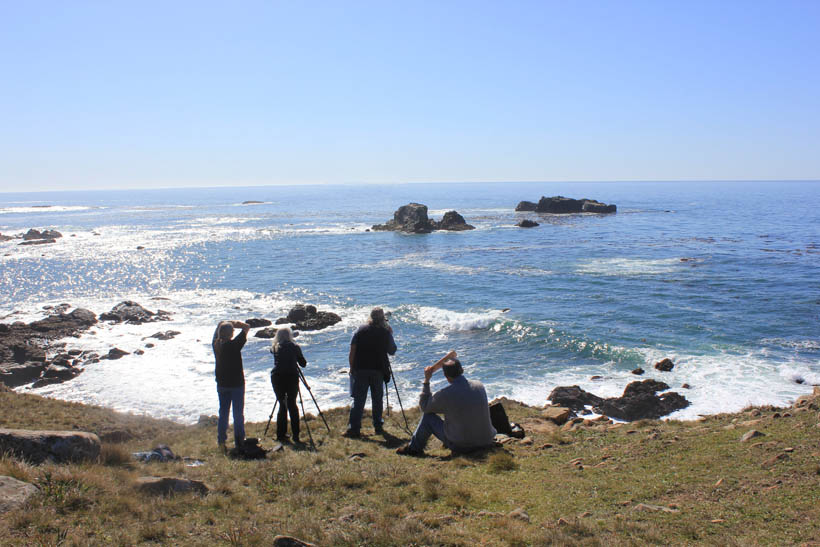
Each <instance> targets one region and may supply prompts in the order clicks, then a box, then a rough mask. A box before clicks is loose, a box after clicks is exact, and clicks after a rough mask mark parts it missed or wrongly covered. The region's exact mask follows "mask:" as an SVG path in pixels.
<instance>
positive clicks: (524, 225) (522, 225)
mask: <svg viewBox="0 0 820 547" xmlns="http://www.w3.org/2000/svg"><path fill="white" fill-rule="evenodd" d="M516 226H518V227H519V228H535V227H536V226H540V224H538V223H537V222H535V221H534V220H530V219H528V218H525V219H524V220H522V221H521V222H519V223H518V224H516Z"/></svg>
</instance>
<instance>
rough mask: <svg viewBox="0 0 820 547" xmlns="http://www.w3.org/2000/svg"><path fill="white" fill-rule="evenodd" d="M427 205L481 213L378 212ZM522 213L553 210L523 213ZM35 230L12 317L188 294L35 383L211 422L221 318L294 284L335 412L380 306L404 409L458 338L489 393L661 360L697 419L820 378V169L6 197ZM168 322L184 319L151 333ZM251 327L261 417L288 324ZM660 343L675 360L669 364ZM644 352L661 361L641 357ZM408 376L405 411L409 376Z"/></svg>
mask: <svg viewBox="0 0 820 547" xmlns="http://www.w3.org/2000/svg"><path fill="white" fill-rule="evenodd" d="M542 195H546V196H553V195H564V196H568V197H573V198H591V199H597V200H599V201H603V202H606V203H615V204H617V206H618V212H617V213H616V214H611V215H594V214H576V215H538V214H535V213H516V212H515V211H514V208H515V205H516V204H517V203H518V202H519V201H521V200H530V201H537V200H538V198H539V197H540V196H542ZM245 201H259V202H261V203H252V204H243V202H245ZM413 201H414V202H419V203H423V204H426V205H427V206H428V207H429V213H430V216H431V217H433V218H436V219H438V218H440V217H441V216H442V215H443V214H444V212H446V211H448V210H451V209H455V210H457V211H458V212H459V213H461V214H462V215H463V216H464V217H465V218H466V220H467V222H469V223H470V224H472V225H474V226H475V227H476V229H475V230H472V231H466V232H434V233H431V234H423V235H410V234H402V233H392V232H372V231H370V230H369V228H370V227H371V226H372V225H373V224H376V223H382V222H384V221H386V220H388V219H389V218H391V217H392V215H393V212H394V211H395V210H396V209H397V208H398V207H399V206H401V205H404V204H406V203H409V202H413ZM523 218H530V219H533V220H536V221H537V222H539V223H540V226H538V227H536V228H532V229H522V228H518V227H516V226H515V224H516V223H517V222H518V221H519V220H521V219H523ZM32 227H33V228H37V229H41V230H42V229H45V228H49V229H56V230H58V231H60V232H61V233H62V234H63V237H62V238H61V239H58V240H57V242H56V243H54V244H50V245H39V246H19V245H18V243H19V240H12V241H8V242H3V243H0V294H2V295H3V298H2V302H0V321H2V322H6V323H10V322H13V321H31V320H34V319H39V318H42V317H44V316H45V315H47V314H48V312H47V310H46V309H45V308H46V307H47V306H55V305H57V304H61V303H69V304H71V305H72V306H76V307H84V308H88V309H90V310H92V311H94V312H95V313H97V314H100V313H102V312H105V311H108V310H110V309H111V308H112V307H113V306H114V305H115V304H117V303H119V302H120V301H122V300H126V299H128V300H135V301H137V302H139V303H141V304H142V305H143V306H145V307H146V308H148V309H150V310H152V311H156V310H157V309H163V310H166V311H169V312H171V314H172V321H169V322H162V323H148V324H143V325H125V324H118V325H111V324H107V323H104V322H101V323H99V324H98V325H96V326H95V327H94V328H92V329H91V330H90V331H89V332H87V333H85V334H83V335H82V336H81V337H80V338H69V339H67V340H66V341H65V342H66V344H67V348H68V349H71V348H78V349H88V350H93V351H97V352H99V353H100V354H103V353H107V352H108V350H109V349H110V348H112V347H118V348H120V349H123V350H125V351H128V352H130V355H127V356H125V357H123V358H121V359H119V360H113V361H101V362H99V363H96V364H92V365H89V366H88V367H87V368H86V370H85V372H84V373H83V374H81V375H80V376H78V377H77V378H76V379H74V380H72V381H70V382H67V383H65V384H60V385H52V386H48V387H44V388H42V389H37V390H33V391H34V392H35V393H38V394H41V395H45V396H49V397H56V398H60V399H66V400H71V401H82V402H88V403H94V404H99V405H104V406H107V407H111V408H114V409H117V410H123V411H133V412H138V413H146V414H149V415H152V416H157V417H167V418H172V419H174V420H178V421H181V422H193V421H195V420H196V419H197V418H198V416H199V415H200V414H214V413H215V412H216V407H217V398H216V389H215V383H214V377H213V367H214V365H213V356H212V351H211V348H210V341H211V337H212V334H213V331H214V328H215V326H216V324H217V322H218V321H220V320H222V319H240V320H245V319H248V318H252V317H260V318H267V319H270V320H275V319H277V318H278V317H281V316H284V315H286V314H287V311H288V310H289V309H290V307H292V306H293V305H295V304H298V303H304V304H313V305H315V306H317V307H318V308H319V309H320V310H327V311H332V312H335V313H337V314H339V315H340V316H341V317H342V321H341V322H340V323H338V324H337V325H334V326H332V327H330V328H327V329H324V330H320V331H315V332H302V333H301V334H300V335H299V337H298V338H297V342H298V343H299V344H300V345H301V346H302V349H303V351H304V354H305V356H306V357H307V359H308V368H307V369H305V373H306V378H307V380H308V382H309V383H310V385H311V387H312V389H313V394H314V395H315V397H316V400H317V401H318V403H319V405H321V406H322V407H323V408H330V407H334V406H343V405H346V404H348V403H349V401H350V400H349V396H348V391H347V385H348V379H347V375H346V371H347V355H348V350H349V343H350V338H351V336H352V335H353V332H354V331H355V329H356V328H357V327H358V326H359V325H361V324H362V323H363V322H365V321H366V319H367V317H368V313H369V310H370V309H371V308H372V307H374V306H382V307H384V308H385V309H386V310H387V311H389V312H391V319H390V323H391V325H392V326H393V329H394V332H395V338H396V342H397V344H398V347H399V350H398V353H397V354H396V355H395V357H394V358H393V360H392V361H393V368H394V371H395V376H396V380H397V382H398V388H399V390H400V393H401V396H402V402H403V403H404V405H405V406H410V405H413V404H415V401H416V400H417V394H418V392H419V390H420V387H421V380H422V375H423V367H424V366H425V365H428V364H430V363H432V362H433V361H435V360H436V359H438V358H439V357H440V356H441V355H443V354H444V353H445V352H446V351H448V350H450V349H456V350H457V351H458V353H459V356H460V358H461V360H462V362H463V364H464V365H465V370H466V374H467V376H469V377H470V378H475V379H479V380H481V381H483V382H484V384H485V385H486V387H487V391H488V394H489V396H490V397H491V398H493V397H499V396H506V397H511V398H513V399H517V400H521V401H523V402H526V403H530V404H535V405H541V404H544V403H545V401H546V398H547V395H548V394H549V392H550V391H551V390H552V388H554V387H556V386H559V385H573V384H576V385H579V386H581V387H582V388H584V389H586V390H589V391H592V392H594V393H596V394H598V395H601V396H615V395H619V394H621V393H622V392H623V389H624V387H625V386H626V385H627V383H629V382H631V381H634V380H638V379H641V378H647V377H652V378H656V379H659V380H662V381H664V382H666V383H667V384H669V386H670V388H671V389H674V390H676V391H678V392H680V393H682V394H683V395H685V396H686V398H687V399H689V400H690V401H691V402H692V405H691V406H690V407H689V408H687V409H685V410H682V411H679V412H677V413H675V414H673V415H672V416H671V417H673V418H680V419H693V418H696V417H697V416H698V415H701V414H710V413H718V412H725V411H737V410H739V409H741V408H743V407H744V406H747V405H749V404H767V403H768V404H778V405H779V404H787V403H789V402H790V401H791V400H793V399H794V398H795V397H797V396H799V395H801V394H803V393H807V392H810V391H811V384H817V383H820V328H819V327H818V318H819V316H820V275H818V273H820V272H819V270H818V266H820V183H817V182H737V183H728V182H722V183H705V182H701V183H669V182H666V183H660V182H659V183H648V182H647V183H564V184H558V183H526V184H524V183H494V184H405V185H383V186H382V185H367V186H353V185H351V186H318V185H317V186H275V187H274V186H272V187H247V188H201V189H173V190H170V189H169V190H135V191H130V190H129V191H82V192H80V191H78V192H45V193H6V194H0V232H2V233H4V234H17V233H21V232H24V231H26V230H28V229H29V228H32ZM165 330H177V331H180V333H181V334H179V335H178V336H176V337H175V338H173V339H172V340H167V341H157V340H155V339H151V338H147V337H149V336H150V335H151V334H154V333H156V332H158V331H165ZM254 332H255V330H254V331H252V332H251V336H250V337H249V340H248V343H247V345H246V346H245V349H244V351H243V355H244V362H245V376H246V382H247V395H246V401H247V403H246V405H247V406H246V418H247V419H249V420H262V419H265V418H266V417H267V416H268V414H269V412H270V408H271V407H272V405H273V402H274V397H273V392H272V390H271V387H270V381H269V371H270V369H271V367H272V365H273V359H272V356H271V354H270V353H269V351H268V348H269V345H270V340H263V339H260V338H256V337H253V336H252V335H253V333H254ZM149 342H150V343H154V347H152V348H147V347H146V344H147V343H149ZM138 349H143V350H144V351H145V353H144V355H137V354H135V353H134V352H135V350H138ZM664 357H669V358H671V359H672V360H673V361H674V362H675V364H676V366H675V368H674V370H673V371H672V372H667V373H663V372H659V371H656V370H654V369H653V368H652V365H653V363H655V362H656V361H658V360H660V359H662V358H664ZM637 367H642V368H644V369H645V370H646V371H647V373H646V375H644V376H643V377H637V376H635V375H633V374H632V373H631V371H632V370H633V369H635V368H637ZM593 377H600V378H597V379H593ZM436 382H437V384H436V385H434V388H435V387H437V386H438V385H441V382H442V380H441V378H440V377H439V378H437V380H436ZM801 382H802V383H801ZM683 384H688V385H689V386H690V387H689V388H682V385H683ZM28 389H29V388H21V390H23V391H27V390H28ZM391 395H393V396H391V399H390V401H391V404H392V405H393V406H394V408H395V405H396V402H397V401H396V399H395V397H394V396H395V390H393V388H392V385H391ZM306 402H307V404H308V407H307V410H308V411H311V407H312V403H311V402H310V401H306Z"/></svg>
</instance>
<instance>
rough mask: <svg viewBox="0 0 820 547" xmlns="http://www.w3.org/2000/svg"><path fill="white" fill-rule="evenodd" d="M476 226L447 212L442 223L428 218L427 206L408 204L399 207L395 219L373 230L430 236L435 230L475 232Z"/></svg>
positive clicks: (457, 215)
mask: <svg viewBox="0 0 820 547" xmlns="http://www.w3.org/2000/svg"><path fill="white" fill-rule="evenodd" d="M473 229H475V226H471V225H470V224H467V222H466V221H465V220H464V217H463V216H461V215H460V214H458V212H457V211H447V212H446V213H445V214H444V217H443V218H442V219H441V220H440V221H435V220H432V219H430V218H428V216H427V206H426V205H422V204H421V203H408V204H407V205H402V206H401V207H399V208H398V209H397V210H396V212H395V213H393V218H392V219H391V220H389V221H387V222H386V223H385V224H376V225H374V226H373V230H374V231H377V232H384V231H395V232H407V233H410V234H429V233H430V232H432V231H433V230H450V231H462V230H473Z"/></svg>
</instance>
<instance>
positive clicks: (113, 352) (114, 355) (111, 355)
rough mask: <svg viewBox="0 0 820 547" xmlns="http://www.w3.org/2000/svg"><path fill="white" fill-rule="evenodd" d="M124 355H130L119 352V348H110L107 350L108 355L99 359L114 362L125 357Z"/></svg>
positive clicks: (125, 352) (122, 351)
mask: <svg viewBox="0 0 820 547" xmlns="http://www.w3.org/2000/svg"><path fill="white" fill-rule="evenodd" d="M126 355H131V354H130V353H129V352H127V351H124V350H121V349H120V348H111V349H110V350H108V353H107V354H106V355H103V356H102V357H100V359H109V360H111V361H115V360H117V359H121V358H123V357H125V356H126Z"/></svg>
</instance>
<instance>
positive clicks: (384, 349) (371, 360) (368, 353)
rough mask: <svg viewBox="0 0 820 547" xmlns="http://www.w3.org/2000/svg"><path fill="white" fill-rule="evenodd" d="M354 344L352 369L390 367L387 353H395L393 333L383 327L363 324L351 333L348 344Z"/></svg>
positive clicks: (381, 368) (382, 368)
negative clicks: (351, 336) (354, 332)
mask: <svg viewBox="0 0 820 547" xmlns="http://www.w3.org/2000/svg"><path fill="white" fill-rule="evenodd" d="M354 344H355V345H356V353H355V354H354V355H353V367H352V368H353V370H379V371H385V370H388V369H389V368H390V358H389V357H387V355H388V354H390V355H395V353H396V342H395V341H394V340H393V333H391V332H390V331H389V330H387V329H386V328H384V327H377V326H375V325H370V324H368V325H363V326H362V327H360V328H359V330H357V331H356V334H354V335H353V340H351V341H350V345H354Z"/></svg>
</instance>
